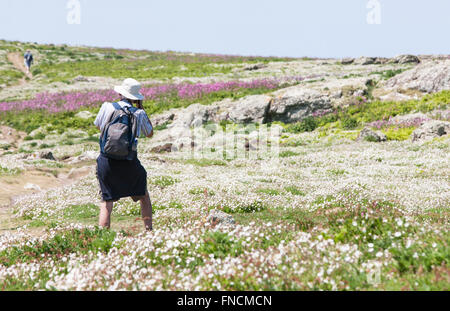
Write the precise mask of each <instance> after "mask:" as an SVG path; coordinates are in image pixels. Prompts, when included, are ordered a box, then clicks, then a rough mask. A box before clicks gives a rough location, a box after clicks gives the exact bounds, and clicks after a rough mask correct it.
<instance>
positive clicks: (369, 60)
mask: <svg viewBox="0 0 450 311" xmlns="http://www.w3.org/2000/svg"><path fill="white" fill-rule="evenodd" d="M376 59H377V58H376V57H360V58H358V59H356V60H355V61H354V64H355V65H372V64H374V63H375V61H376Z"/></svg>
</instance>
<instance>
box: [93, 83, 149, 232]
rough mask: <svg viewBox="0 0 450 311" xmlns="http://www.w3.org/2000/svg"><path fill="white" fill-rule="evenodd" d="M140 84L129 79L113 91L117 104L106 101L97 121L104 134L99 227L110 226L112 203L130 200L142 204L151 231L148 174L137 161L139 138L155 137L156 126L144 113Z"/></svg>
mask: <svg viewBox="0 0 450 311" xmlns="http://www.w3.org/2000/svg"><path fill="white" fill-rule="evenodd" d="M140 89H141V85H140V83H139V82H138V81H136V80H134V79H126V80H125V81H123V83H122V85H120V86H116V87H115V88H114V91H116V92H117V93H118V94H119V95H120V97H121V98H120V101H119V102H117V103H108V102H105V103H104V104H103V105H102V107H101V109H100V111H99V113H98V115H97V118H96V120H95V122H94V124H95V125H96V126H97V128H98V129H99V130H100V131H101V136H100V155H99V157H98V158H97V178H98V181H99V184H100V193H101V197H102V202H101V204H100V217H99V226H101V227H105V228H109V227H110V226H111V212H112V209H113V203H114V202H117V201H119V200H120V199H121V198H125V197H131V198H132V199H133V201H134V202H137V201H140V204H141V214H142V218H143V220H144V225H145V229H146V230H149V231H150V230H152V204H151V201H150V195H149V193H148V190H147V172H146V171H145V169H144V167H143V166H142V165H141V163H140V161H139V160H138V158H137V143H138V141H137V137H139V136H141V134H142V135H143V136H145V137H152V136H153V126H152V123H151V122H150V120H149V118H148V116H147V114H146V112H145V111H144V110H143V106H142V101H143V99H144V96H143V95H142V94H141V93H140Z"/></svg>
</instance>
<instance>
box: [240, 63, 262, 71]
mask: <svg viewBox="0 0 450 311" xmlns="http://www.w3.org/2000/svg"><path fill="white" fill-rule="evenodd" d="M265 67H267V66H266V65H264V64H254V65H250V66H247V67H244V70H246V71H253V70H259V69H262V68H265Z"/></svg>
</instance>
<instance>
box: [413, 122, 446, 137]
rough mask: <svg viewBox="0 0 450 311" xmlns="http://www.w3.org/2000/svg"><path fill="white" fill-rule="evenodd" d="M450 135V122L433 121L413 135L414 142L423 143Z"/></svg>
mask: <svg viewBox="0 0 450 311" xmlns="http://www.w3.org/2000/svg"><path fill="white" fill-rule="evenodd" d="M449 133H450V122H447V121H440V120H431V121H428V122H425V123H424V124H422V126H421V127H419V128H418V129H416V130H415V131H414V132H413V133H412V135H411V139H412V141H422V140H428V139H433V138H436V137H440V136H443V135H447V134H449Z"/></svg>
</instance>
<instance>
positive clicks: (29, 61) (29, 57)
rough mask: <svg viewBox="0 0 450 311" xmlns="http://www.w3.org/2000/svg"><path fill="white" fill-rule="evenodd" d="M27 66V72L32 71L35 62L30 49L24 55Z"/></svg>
mask: <svg viewBox="0 0 450 311" xmlns="http://www.w3.org/2000/svg"><path fill="white" fill-rule="evenodd" d="M23 59H24V63H25V67H27V73H30V69H31V64H32V63H33V61H34V60H33V54H31V52H30V51H27V52H26V53H25V55H24V56H23Z"/></svg>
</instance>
